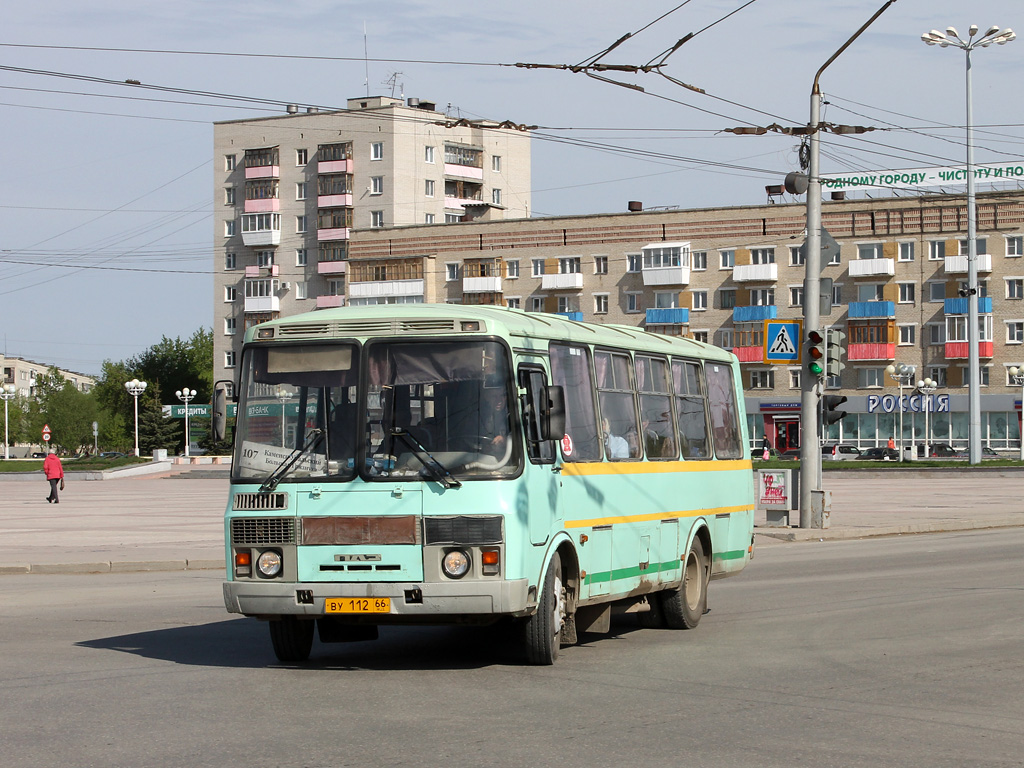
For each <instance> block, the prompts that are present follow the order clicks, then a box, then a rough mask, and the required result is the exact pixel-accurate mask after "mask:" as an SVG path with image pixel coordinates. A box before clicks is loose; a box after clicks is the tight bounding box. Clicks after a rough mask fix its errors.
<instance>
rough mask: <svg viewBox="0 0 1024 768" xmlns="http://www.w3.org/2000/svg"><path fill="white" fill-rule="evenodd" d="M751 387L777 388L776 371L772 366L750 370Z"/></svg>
mask: <svg viewBox="0 0 1024 768" xmlns="http://www.w3.org/2000/svg"><path fill="white" fill-rule="evenodd" d="M750 388H751V389H774V388H775V371H773V370H771V369H770V368H767V369H760V370H758V369H755V370H752V371H751V372H750Z"/></svg>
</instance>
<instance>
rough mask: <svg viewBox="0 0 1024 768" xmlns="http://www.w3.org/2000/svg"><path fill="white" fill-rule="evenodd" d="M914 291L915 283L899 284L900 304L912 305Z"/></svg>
mask: <svg viewBox="0 0 1024 768" xmlns="http://www.w3.org/2000/svg"><path fill="white" fill-rule="evenodd" d="M916 289H917V284H916V283H899V290H900V304H913V303H914V299H915V292H916Z"/></svg>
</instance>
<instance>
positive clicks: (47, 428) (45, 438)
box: [43, 424, 50, 443]
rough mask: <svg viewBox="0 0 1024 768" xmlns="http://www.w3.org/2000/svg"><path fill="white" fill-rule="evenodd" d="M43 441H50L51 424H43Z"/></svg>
mask: <svg viewBox="0 0 1024 768" xmlns="http://www.w3.org/2000/svg"><path fill="white" fill-rule="evenodd" d="M43 442H45V443H48V442H50V425H49V424H43Z"/></svg>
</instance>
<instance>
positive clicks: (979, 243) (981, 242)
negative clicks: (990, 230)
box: [957, 237, 988, 256]
mask: <svg viewBox="0 0 1024 768" xmlns="http://www.w3.org/2000/svg"><path fill="white" fill-rule="evenodd" d="M957 242H958V243H959V245H960V255H961V256H966V255H967V254H968V252H969V250H970V247H971V246H970V244H971V241H970V240H958V241H957ZM974 248H975V253H978V254H984V253H988V239H987V238H984V237H975V238H974Z"/></svg>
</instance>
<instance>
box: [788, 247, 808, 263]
mask: <svg viewBox="0 0 1024 768" xmlns="http://www.w3.org/2000/svg"><path fill="white" fill-rule="evenodd" d="M806 253H807V249H806V248H804V246H802V245H791V246H789V266H791V267H802V266H803V265H804V264H806V263H807V256H806Z"/></svg>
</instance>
